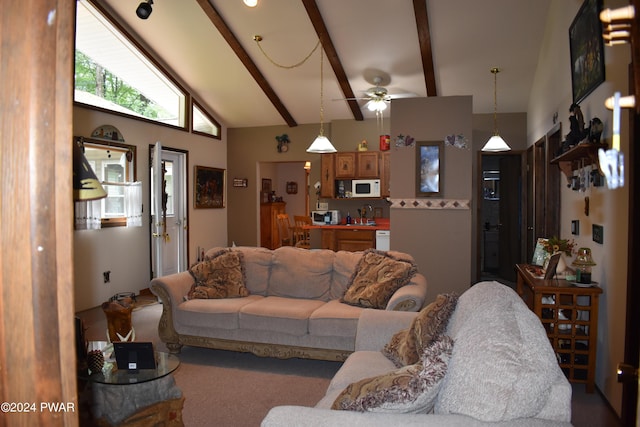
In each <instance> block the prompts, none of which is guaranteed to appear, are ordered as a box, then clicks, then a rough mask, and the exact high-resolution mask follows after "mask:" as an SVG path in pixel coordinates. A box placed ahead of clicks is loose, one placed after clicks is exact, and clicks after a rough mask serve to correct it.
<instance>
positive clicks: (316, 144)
mask: <svg viewBox="0 0 640 427" xmlns="http://www.w3.org/2000/svg"><path fill="white" fill-rule="evenodd" d="M336 151H338V150H336V148H335V147H334V146H333V144H331V141H329V138H327V137H326V136H324V135H318V136H317V137H316V139H315V140H314V141H313V142H312V143H311V145H310V146H309V148H307V153H319V154H322V153H335V152H336Z"/></svg>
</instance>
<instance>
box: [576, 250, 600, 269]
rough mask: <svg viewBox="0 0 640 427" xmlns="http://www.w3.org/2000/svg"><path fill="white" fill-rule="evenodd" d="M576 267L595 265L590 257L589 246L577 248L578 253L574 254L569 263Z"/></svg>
mask: <svg viewBox="0 0 640 427" xmlns="http://www.w3.org/2000/svg"><path fill="white" fill-rule="evenodd" d="M571 264H572V265H575V266H576V267H591V266H594V265H596V263H595V262H594V261H593V258H592V257H591V249H589V248H580V249H578V254H577V255H576V259H574V260H573V262H572V263H571Z"/></svg>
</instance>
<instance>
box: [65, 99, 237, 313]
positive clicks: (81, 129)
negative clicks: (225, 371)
mask: <svg viewBox="0 0 640 427" xmlns="http://www.w3.org/2000/svg"><path fill="white" fill-rule="evenodd" d="M73 115H74V117H73V132H74V135H76V136H86V137H90V136H91V133H92V132H93V130H94V129H95V128H97V127H98V126H102V125H106V124H109V125H112V126H115V127H116V128H118V129H119V130H120V132H121V133H122V135H123V137H124V138H125V142H126V143H127V144H130V145H135V146H136V147H137V162H136V167H137V179H138V180H139V181H142V191H143V201H144V214H143V226H142V227H139V228H121V227H120V228H106V229H101V230H82V231H74V276H75V281H74V282H75V310H76V311H80V310H85V309H88V308H91V307H96V306H98V305H100V304H101V303H102V302H104V301H106V300H108V299H109V298H110V297H111V296H112V295H114V294H116V293H118V292H135V293H136V294H137V293H139V291H140V290H141V289H145V288H148V287H149V281H150V278H151V276H150V275H151V267H150V262H151V258H150V246H149V245H150V242H149V217H148V214H149V212H150V207H149V188H150V185H149V145H150V144H154V143H155V142H156V141H161V142H162V144H163V146H164V147H171V148H177V149H182V150H187V151H188V153H189V154H188V156H189V159H188V165H187V181H188V206H189V230H190V234H189V263H192V262H194V261H195V259H196V256H197V254H196V247H198V246H201V247H205V248H210V247H213V246H225V245H226V244H227V208H225V209H194V208H193V181H194V180H193V170H194V165H198V166H208V167H215V168H222V169H226V168H227V144H226V132H225V131H224V130H223V134H222V139H221V140H216V139H212V138H207V137H204V136H200V135H194V134H191V133H188V132H184V131H180V130H176V129H173V128H169V127H166V126H160V125H154V124H150V123H145V122H141V121H138V120H132V119H128V118H124V117H120V116H116V115H112V114H108V113H102V112H97V111H93V110H89V109H86V108H81V107H77V106H76V107H74V109H73ZM228 179H229V177H227V180H228ZM227 206H228V200H227ZM193 230H195V232H192V231H193ZM104 271H111V282H110V283H106V284H105V283H104V282H103V275H102V273H103V272H104Z"/></svg>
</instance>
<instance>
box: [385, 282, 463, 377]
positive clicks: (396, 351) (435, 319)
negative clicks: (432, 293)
mask: <svg viewBox="0 0 640 427" xmlns="http://www.w3.org/2000/svg"><path fill="white" fill-rule="evenodd" d="M457 302H458V296H457V295H456V294H453V293H451V294H441V295H438V296H437V297H436V300H435V301H434V302H432V303H431V304H429V305H428V306H426V307H425V308H423V309H422V310H420V313H418V315H417V316H416V317H415V318H414V319H413V323H412V324H411V326H410V327H409V328H408V329H403V330H401V331H398V332H396V334H395V335H394V336H393V337H391V340H390V341H389V343H387V345H385V346H384V348H383V349H382V353H383V354H384V355H385V356H386V357H387V358H388V359H389V360H391V361H392V362H393V363H394V364H395V365H396V366H397V367H401V366H406V365H413V364H414V363H416V362H417V361H418V359H419V358H420V354H421V353H422V351H423V350H424V348H425V347H427V346H428V345H430V344H431V342H433V341H434V340H435V339H437V338H438V337H439V336H440V335H442V334H444V332H445V330H446V328H447V325H448V324H449V318H450V317H451V314H453V311H454V310H455V308H456V304H457Z"/></svg>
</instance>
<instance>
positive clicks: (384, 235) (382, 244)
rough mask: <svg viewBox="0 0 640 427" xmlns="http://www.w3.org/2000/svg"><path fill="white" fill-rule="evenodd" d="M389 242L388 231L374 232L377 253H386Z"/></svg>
mask: <svg viewBox="0 0 640 427" xmlns="http://www.w3.org/2000/svg"><path fill="white" fill-rule="evenodd" d="M390 240H391V231H390V230H376V249H378V250H379V251H388V250H389V246H390V243H389V242H390Z"/></svg>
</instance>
